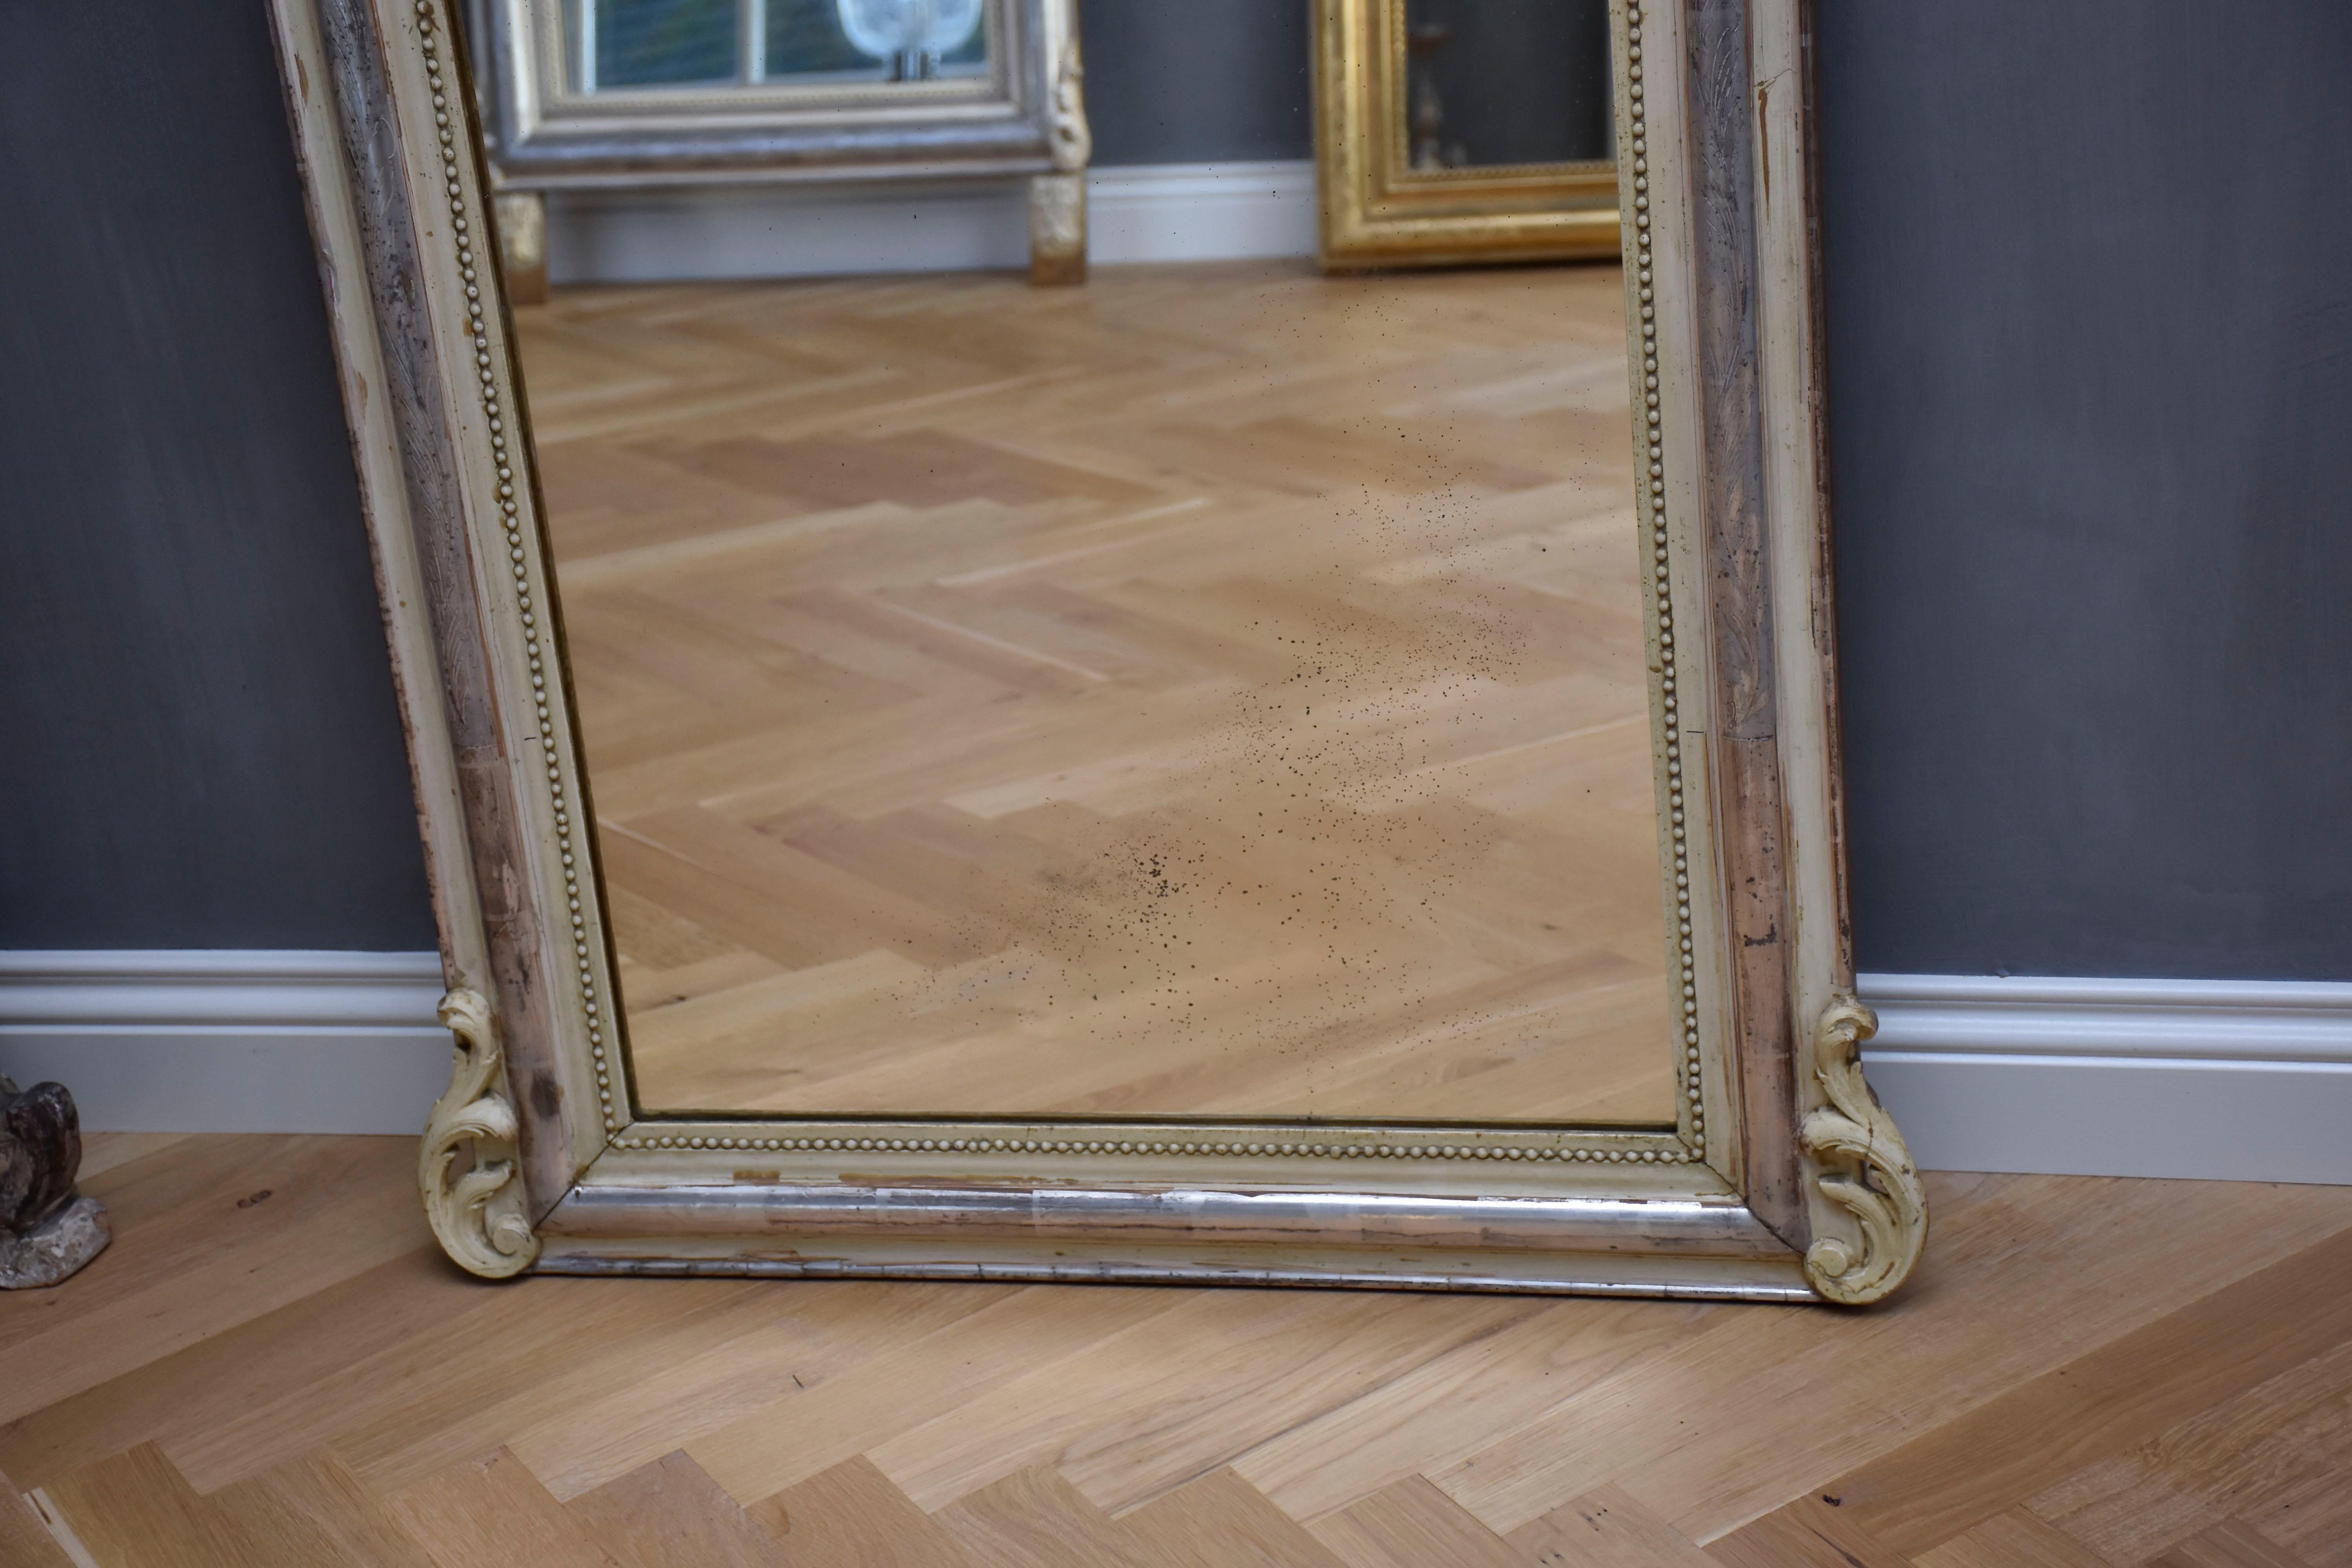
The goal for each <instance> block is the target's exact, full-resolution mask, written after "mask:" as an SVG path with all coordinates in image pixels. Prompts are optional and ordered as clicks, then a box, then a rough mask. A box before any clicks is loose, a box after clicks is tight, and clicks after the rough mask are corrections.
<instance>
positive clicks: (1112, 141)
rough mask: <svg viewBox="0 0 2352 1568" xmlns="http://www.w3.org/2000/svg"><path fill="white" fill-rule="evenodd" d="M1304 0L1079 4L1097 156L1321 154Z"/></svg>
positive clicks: (1106, 159) (1186, 159) (1208, 158)
mask: <svg viewBox="0 0 2352 1568" xmlns="http://www.w3.org/2000/svg"><path fill="white" fill-rule="evenodd" d="M1078 36H1079V37H1080V38H1081V39H1082V40H1083V42H1084V45H1085V48H1086V61H1087V121H1088V123H1089V124H1090V125H1091V127H1092V128H1093V131H1094V133H1095V157H1094V161H1095V162H1096V163H1104V164H1109V163H1223V162H1233V161H1241V160H1255V159H1262V158H1309V157H1312V156H1314V150H1315V124H1314V116H1313V112H1312V110H1311V109H1310V107H1309V105H1310V93H1309V89H1308V86H1307V0H1078Z"/></svg>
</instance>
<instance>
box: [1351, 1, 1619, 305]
mask: <svg viewBox="0 0 2352 1568" xmlns="http://www.w3.org/2000/svg"><path fill="white" fill-rule="evenodd" d="M1314 6H1315V10H1314V16H1315V100H1316V116H1315V118H1316V127H1315V155H1316V174H1317V180H1318V184H1319V185H1320V187H1321V192H1322V219H1323V222H1322V253H1323V264H1324V266H1326V267H1327V268H1334V269H1339V268H1364V267H1425V266H1441V265H1459V264H1461V263H1464V262H1472V261H1534V260H1546V259H1558V258H1570V257H1601V256H1614V255H1616V254H1617V252H1618V245H1619V238H1618V233H1617V210H1618V203H1617V163H1616V159H1617V127H1616V125H1615V123H1614V121H1615V118H1616V115H1615V94H1614V92H1613V90H1612V68H1611V63H1610V44H1609V37H1610V20H1609V5H1608V0H1314Z"/></svg>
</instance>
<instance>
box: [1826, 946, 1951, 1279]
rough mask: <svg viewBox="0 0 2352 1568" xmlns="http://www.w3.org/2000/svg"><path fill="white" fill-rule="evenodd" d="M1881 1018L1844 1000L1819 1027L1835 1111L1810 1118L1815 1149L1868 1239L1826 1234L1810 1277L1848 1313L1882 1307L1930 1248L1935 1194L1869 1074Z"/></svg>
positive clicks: (1834, 1196) (1833, 1197)
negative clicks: (1868, 1058) (1867, 1049)
mask: <svg viewBox="0 0 2352 1568" xmlns="http://www.w3.org/2000/svg"><path fill="white" fill-rule="evenodd" d="M1877 1032H1878V1016H1877V1015H1876V1014H1874V1013H1873V1012H1872V1011H1871V1010H1870V1009H1869V1008H1868V1007H1865V1006H1864V1005H1862V1003H1860V1002H1859V1001H1857V1000H1855V999H1854V997H1853V994H1850V993H1846V992H1840V993H1839V994H1837V995H1836V996H1834V997H1832V999H1831V1002H1830V1005H1828V1006H1827V1007H1825V1008H1823V1009H1822V1016H1821V1021H1820V1022H1819V1023H1818V1024H1816V1025H1815V1026H1813V1046H1812V1051H1813V1055H1812V1067H1813V1078H1814V1080H1815V1081H1816V1082H1817V1083H1819V1084H1820V1085H1821V1087H1822V1093H1823V1094H1824V1095H1826V1096H1827V1098H1828V1100H1829V1103H1828V1104H1826V1105H1823V1106H1822V1107H1820V1108H1819V1109H1818V1110H1813V1111H1811V1113H1809V1114H1808V1115H1807V1116H1806V1117H1805V1121H1804V1126H1803V1134H1802V1135H1803V1139H1804V1145H1805V1151H1806V1152H1807V1153H1809V1154H1811V1156H1812V1157H1813V1160H1814V1162H1815V1166H1816V1169H1815V1176H1814V1179H1815V1181H1817V1182H1818V1183H1819V1184H1820V1186H1821V1191H1822V1196H1824V1197H1826V1198H1828V1199H1829V1200H1830V1202H1832V1204H1835V1205H1838V1206H1839V1207H1840V1208H1843V1209H1844V1210H1846V1211H1847V1212H1848V1213H1849V1214H1851V1215H1853V1217H1854V1219H1855V1220H1856V1222H1858V1226H1859V1229H1860V1231H1861V1235H1860V1237H1859V1240H1858V1241H1857V1240H1855V1239H1853V1238H1849V1237H1837V1236H1825V1237H1819V1238H1817V1239H1816V1240H1815V1241H1814V1242H1813V1244H1812V1246H1811V1248H1810V1249H1808V1250H1807V1252H1806V1253H1805V1276H1806V1278H1807V1279H1810V1280H1811V1282H1812V1286H1813V1289H1815V1290H1817V1291H1819V1292H1820V1293H1821V1294H1822V1296H1823V1297H1824V1298H1825V1299H1827V1300H1832V1301H1835V1302H1837V1303H1839V1304H1840V1305H1842V1306H1848V1307H1861V1306H1867V1305H1868V1304H1869V1303H1871V1302H1873V1301H1876V1300H1880V1299H1881V1298H1883V1297H1885V1295H1886V1294H1887V1293H1888V1292H1890V1291H1892V1290H1893V1289H1895V1287H1896V1286H1898V1285H1900V1284H1902V1283H1903V1281H1904V1279H1906V1277H1907V1276H1908V1275H1909V1274H1910V1272H1911V1268H1912V1266H1913V1265H1914V1264H1916V1263H1917V1262H1918V1261H1919V1251H1920V1248H1921V1247H1924V1246H1926V1244H1927V1189H1926V1188H1925V1187H1924V1186H1922V1185H1921V1184H1920V1181H1919V1172H1918V1168H1917V1167H1916V1166H1915V1165H1914V1164H1913V1163H1911V1151H1910V1150H1909V1149H1908V1148H1906V1147H1905V1145H1904V1142H1903V1134H1902V1133H1901V1132H1899V1131H1896V1130H1895V1119H1894V1118H1893V1117H1892V1116H1889V1115H1888V1114H1887V1113H1886V1108H1885V1106H1883V1105H1881V1104H1879V1103H1878V1097H1877V1096H1876V1095H1874V1094H1873V1093H1872V1092H1871V1089H1870V1085H1869V1084H1868V1083H1867V1082H1865V1081H1864V1079H1863V1076H1862V1042H1863V1041H1864V1040H1866V1039H1868V1038H1870V1037H1871V1036H1873V1035H1874V1034H1876V1033H1877Z"/></svg>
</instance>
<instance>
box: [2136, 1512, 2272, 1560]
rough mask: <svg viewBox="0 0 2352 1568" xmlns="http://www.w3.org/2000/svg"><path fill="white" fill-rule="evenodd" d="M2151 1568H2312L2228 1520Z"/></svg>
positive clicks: (2251, 1529)
mask: <svg viewBox="0 0 2352 1568" xmlns="http://www.w3.org/2000/svg"><path fill="white" fill-rule="evenodd" d="M2149 1568H2309V1565H2308V1564H2307V1563H2305V1560H2304V1559H2303V1558H2301V1557H2298V1556H2296V1555H2295V1554H2294V1552H2289V1551H2288V1550H2287V1549H2286V1548H2285V1547H2284V1546H2281V1545H2280V1544H2279V1543H2278V1542H2275V1541H2273V1540H2272V1539H2270V1537H2268V1536H2266V1535H2264V1534H2263V1532H2262V1531H2258V1530H2256V1529H2255V1528H2254V1527H2253V1526H2252V1525H2250V1524H2247V1523H2245V1522H2243V1521H2240V1520H2234V1519H2232V1520H2224V1521H2222V1522H2221V1523H2220V1524H2217V1525H2215V1526H2214V1527H2213V1528H2212V1529H2210V1530H2209V1531H2205V1532H2204V1533H2203V1534H2201V1535H2197V1536H2193V1537H2191V1538H2190V1539H2189V1540H2187V1541H2184V1542H2181V1543H2180V1544H2179V1545H2178V1546H2176V1547H2174V1548H2173V1549H2172V1550H2171V1551H2169V1552H2166V1553H2165V1554H2164V1555H2163V1556H2161V1557H2159V1558H2158V1559H2157V1560H2156V1561H2155V1562H2154V1563H2151V1564H2149Z"/></svg>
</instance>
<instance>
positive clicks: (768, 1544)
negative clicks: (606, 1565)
mask: <svg viewBox="0 0 2352 1568" xmlns="http://www.w3.org/2000/svg"><path fill="white" fill-rule="evenodd" d="M564 1506H565V1508H567V1509H568V1510H570V1511H571V1513H572V1517H573V1518H575V1519H577V1520H579V1521H580V1522H581V1523H583V1524H584V1525H586V1526H587V1527H588V1532H589V1533H590V1534H591V1535H593V1536H594V1537H595V1538H596V1539H597V1540H598V1541H600V1542H604V1548H605V1550H606V1551H608V1552H612V1553H613V1555H614V1556H615V1557H617V1558H619V1559H620V1560H621V1561H622V1563H625V1564H627V1568H790V1564H791V1563H792V1562H793V1559H792V1558H790V1557H788V1556H787V1555H785V1552H784V1549H783V1547H782V1544H781V1543H780V1542H778V1541H777V1539H776V1538H775V1537H774V1536H773V1535H771V1534H770V1533H769V1532H768V1531H764V1530H762V1529H761V1528H760V1527H759V1526H758V1525H756V1524H754V1523H753V1522H752V1521H751V1519H750V1518H749V1517H748V1516H747V1515H746V1514H745V1513H744V1512H743V1510H742V1508H741V1507H740V1505H739V1504H738V1503H737V1502H736V1501H735V1500H734V1499H733V1498H730V1497H729V1496H728V1495H727V1494H726V1493H725V1492H723V1491H721V1490H719V1483H718V1482H716V1481H714V1480H712V1479H710V1478H709V1476H707V1475H704V1474H703V1473H702V1469H701V1467H699V1466H698V1465H697V1464H696V1463H695V1462H694V1461H693V1460H692V1459H689V1458H687V1457H686V1456H685V1455H684V1454H682V1453H673V1454H669V1455H667V1456H665V1457H663V1458H659V1459H656V1460H655V1461H654V1462H653V1463H651V1464H649V1465H645V1466H641V1467H639V1468H636V1469H634V1470H631V1471H630V1472H629V1473H628V1474H627V1475H625V1476H623V1477H621V1478H619V1479H616V1480H610V1481H607V1482H605V1483H604V1485H603V1486H601V1487H598V1488H597V1489H595V1490H594V1491H592V1492H587V1493H583V1495H581V1496H579V1497H576V1498H573V1499H572V1500H571V1501H570V1502H569V1503H566V1504H565V1505H564Z"/></svg>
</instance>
